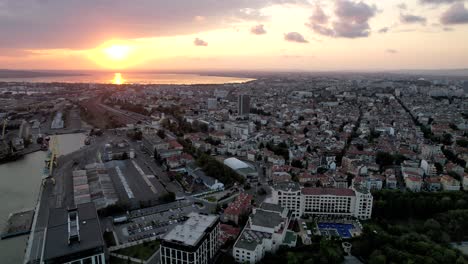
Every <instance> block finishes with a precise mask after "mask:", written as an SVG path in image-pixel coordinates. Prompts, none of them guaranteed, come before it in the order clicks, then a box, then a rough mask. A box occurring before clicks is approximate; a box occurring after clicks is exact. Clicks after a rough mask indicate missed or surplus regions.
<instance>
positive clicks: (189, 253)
mask: <svg viewBox="0 0 468 264" xmlns="http://www.w3.org/2000/svg"><path fill="white" fill-rule="evenodd" d="M188 217H189V218H188V219H187V221H185V222H184V223H183V224H180V225H177V226H175V227H174V228H173V229H172V230H171V231H169V233H167V234H166V235H165V236H164V237H163V238H162V240H161V247H160V256H161V258H160V262H161V264H170V263H184V264H191V263H193V264H208V263H212V259H213V257H214V256H215V255H216V252H217V251H218V249H219V232H220V230H219V217H218V216H215V215H204V214H198V213H194V212H192V213H190V214H189V215H188Z"/></svg>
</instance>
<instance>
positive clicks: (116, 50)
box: [104, 45, 130, 61]
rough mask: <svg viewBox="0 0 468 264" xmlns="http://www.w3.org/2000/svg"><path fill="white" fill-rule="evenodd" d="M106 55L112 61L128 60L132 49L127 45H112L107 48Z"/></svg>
mask: <svg viewBox="0 0 468 264" xmlns="http://www.w3.org/2000/svg"><path fill="white" fill-rule="evenodd" d="M104 53H105V54H106V55H107V57H108V58H109V59H111V60H116V61H121V60H125V59H127V58H128V55H129V53H130V47H129V46H125V45H112V46H110V47H107V48H105V49H104Z"/></svg>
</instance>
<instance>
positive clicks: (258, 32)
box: [250, 24, 267, 35]
mask: <svg viewBox="0 0 468 264" xmlns="http://www.w3.org/2000/svg"><path fill="white" fill-rule="evenodd" d="M250 33H252V34H255V35H263V34H266V33H267V32H266V30H265V28H264V27H263V24H260V25H256V26H253V27H252V28H251V29H250Z"/></svg>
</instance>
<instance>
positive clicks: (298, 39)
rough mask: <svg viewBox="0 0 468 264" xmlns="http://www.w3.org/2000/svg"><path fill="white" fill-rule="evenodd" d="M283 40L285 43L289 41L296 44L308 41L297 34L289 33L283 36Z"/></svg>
mask: <svg viewBox="0 0 468 264" xmlns="http://www.w3.org/2000/svg"><path fill="white" fill-rule="evenodd" d="M284 39H285V40H286V41H290V42H297V43H309V41H307V40H306V39H305V38H304V36H302V35H301V34H299V33H298V32H289V33H286V34H284Z"/></svg>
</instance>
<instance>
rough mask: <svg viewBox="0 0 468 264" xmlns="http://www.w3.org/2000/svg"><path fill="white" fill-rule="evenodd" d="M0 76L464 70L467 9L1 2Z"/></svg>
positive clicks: (446, 4)
mask: <svg viewBox="0 0 468 264" xmlns="http://www.w3.org/2000/svg"><path fill="white" fill-rule="evenodd" d="M0 36H1V37H0V68H2V69H51V70H52V69H58V70H85V69H86V70H93V69H97V70H291V71H295V70H300V71H326V70H397V69H450V68H467V67H468V0H363V1H356V0H197V1H193V0H171V1H162V0H133V1H127V0H67V1H63V0H21V1H19V0H0Z"/></svg>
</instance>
